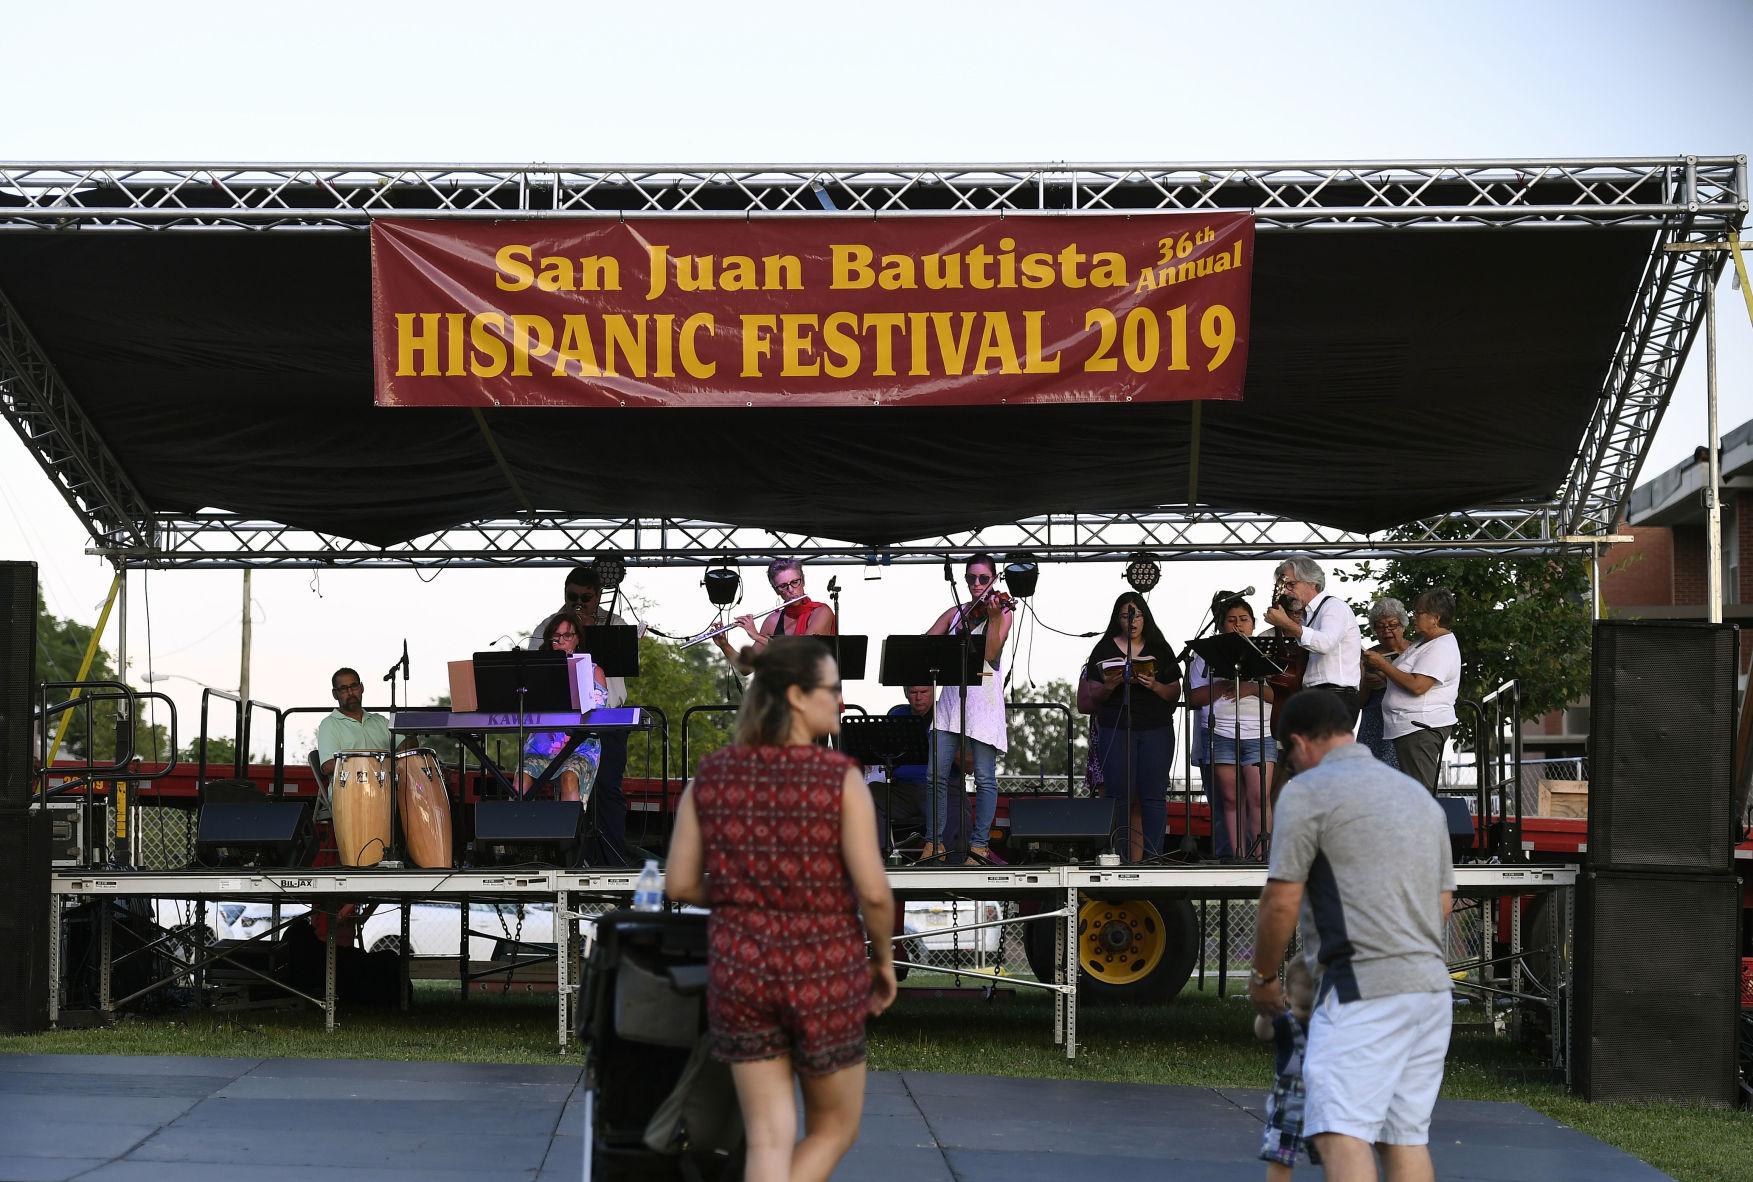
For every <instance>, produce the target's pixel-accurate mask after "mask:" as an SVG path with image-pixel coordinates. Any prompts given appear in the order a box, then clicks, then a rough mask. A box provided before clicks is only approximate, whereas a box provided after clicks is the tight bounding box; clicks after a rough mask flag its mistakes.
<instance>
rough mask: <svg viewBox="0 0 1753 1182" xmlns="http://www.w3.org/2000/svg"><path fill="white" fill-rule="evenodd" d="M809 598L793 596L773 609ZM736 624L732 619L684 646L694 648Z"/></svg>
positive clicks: (780, 609)
mask: <svg viewBox="0 0 1753 1182" xmlns="http://www.w3.org/2000/svg"><path fill="white" fill-rule="evenodd" d="M808 598H809V596H807V595H795V596H793V597H792V598H790V599H787V600H786V601H785V602H784V603H782V604H780V605H779V606H778V607H776V608H774V609H773V611H774V612H782V611H784V610H785V609H786V608H788V607H790V606H791V605H792V604H794V603H802V602H803V601H804V600H806V599H808ZM767 614H768V615H772V614H773V612H768V613H767ZM736 626H737V622H736V621H735V620H732V621H731V622H730V623H728V624H726V625H725V626H724V627H722V628H714V629H713V630H712V631H710V632H702V633H700V635H698V636H696V637H695V638H694V639H692V640H688V641H683V642H682V647H683V648H693V647H694V646H695V645H697V644H700V643H702V642H704V641H708V640H711V639H712V638H713V637H714V636H723V635H724V634H725V633H726V632H729V631H730V630H731V629H732V628H735V627H736Z"/></svg>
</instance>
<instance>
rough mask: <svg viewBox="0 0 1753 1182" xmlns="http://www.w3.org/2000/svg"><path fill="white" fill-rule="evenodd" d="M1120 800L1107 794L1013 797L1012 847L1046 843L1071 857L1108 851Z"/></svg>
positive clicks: (1011, 806) (1011, 810)
mask: <svg viewBox="0 0 1753 1182" xmlns="http://www.w3.org/2000/svg"><path fill="white" fill-rule="evenodd" d="M1119 804H1121V802H1120V801H1119V800H1109V799H1107V798H1105V797H1100V796H1091V797H1071V796H1043V797H1037V798H1034V799H1029V798H1026V797H1021V798H1019V797H1014V796H1013V797H1011V801H1010V836H1009V838H1008V839H1007V841H1008V842H1009V847H1010V849H1011V850H1013V851H1016V850H1021V849H1022V848H1023V847H1025V846H1029V845H1038V846H1047V847H1051V848H1053V849H1055V850H1063V851H1065V852H1067V853H1068V854H1070V855H1072V856H1074V857H1075V856H1078V855H1086V856H1087V855H1091V854H1095V853H1099V852H1100V851H1102V850H1105V849H1107V848H1108V846H1109V839H1110V837H1111V836H1112V834H1113V832H1114V826H1115V824H1116V817H1117V814H1118V812H1119V809H1118V808H1117V807H1116V806H1118V805H1119Z"/></svg>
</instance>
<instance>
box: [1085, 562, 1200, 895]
mask: <svg viewBox="0 0 1753 1182" xmlns="http://www.w3.org/2000/svg"><path fill="white" fill-rule="evenodd" d="M1180 697H1181V666H1180V664H1179V663H1178V662H1177V661H1176V660H1175V650H1174V649H1173V648H1172V647H1170V645H1169V642H1168V641H1167V640H1165V639H1164V638H1163V634H1162V630H1161V629H1159V628H1158V627H1157V624H1156V620H1155V618H1154V617H1152V616H1151V614H1150V605H1149V604H1147V603H1146V602H1145V601H1144V596H1142V595H1140V594H1138V592H1136V591H1128V592H1126V593H1125V594H1123V595H1121V596H1120V598H1118V599H1116V600H1115V601H1114V610H1113V611H1112V612H1110V613H1109V614H1108V627H1107V629H1106V631H1105V632H1104V634H1103V637H1102V639H1101V641H1100V642H1099V643H1097V645H1096V647H1095V648H1094V649H1092V650H1090V656H1089V660H1088V661H1086V662H1085V663H1084V667H1083V675H1082V677H1081V679H1080V680H1079V682H1078V687H1077V708H1078V709H1079V710H1081V711H1083V712H1084V713H1085V714H1093V715H1094V716H1095V723H1096V726H1095V732H1096V738H1095V745H1096V759H1097V761H1098V762H1099V763H1100V764H1101V767H1102V781H1103V782H1102V794H1103V795H1104V796H1106V797H1108V798H1109V799H1111V800H1123V801H1125V802H1126V804H1125V805H1124V809H1125V815H1124V820H1123V821H1119V822H1118V824H1119V825H1121V826H1123V827H1124V829H1125V831H1126V832H1127V833H1129V834H1130V839H1129V840H1128V842H1127V854H1128V856H1129V857H1130V859H1131V860H1132V861H1134V862H1136V861H1138V860H1139V859H1140V858H1154V857H1156V856H1158V855H1159V854H1161V853H1162V852H1163V831H1164V828H1165V823H1166V821H1167V817H1168V792H1169V771H1170V769H1171V768H1173V767H1174V764H1175V725H1174V724H1175V703H1176V702H1177V701H1179V700H1180Z"/></svg>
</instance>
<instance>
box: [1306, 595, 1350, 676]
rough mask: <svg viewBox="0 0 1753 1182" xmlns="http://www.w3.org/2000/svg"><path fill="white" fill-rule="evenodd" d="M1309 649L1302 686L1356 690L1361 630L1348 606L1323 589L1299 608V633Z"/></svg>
mask: <svg viewBox="0 0 1753 1182" xmlns="http://www.w3.org/2000/svg"><path fill="white" fill-rule="evenodd" d="M1298 643H1300V644H1301V645H1302V646H1303V647H1304V648H1306V649H1308V650H1309V667H1308V669H1307V670H1306V671H1305V672H1304V673H1303V684H1304V685H1343V686H1349V687H1350V688H1352V689H1356V688H1357V686H1358V682H1359V681H1361V680H1362V679H1363V633H1361V632H1359V631H1358V629H1357V617H1356V616H1355V615H1354V614H1352V610H1351V605H1350V604H1348V603H1346V602H1345V601H1344V600H1342V599H1335V598H1333V596H1331V595H1328V594H1327V593H1326V592H1325V591H1323V592H1322V593H1321V594H1319V595H1317V596H1315V598H1314V599H1313V600H1312V601H1311V602H1310V603H1309V604H1308V606H1307V607H1305V608H1304V609H1303V634H1302V636H1300V637H1299V638H1298Z"/></svg>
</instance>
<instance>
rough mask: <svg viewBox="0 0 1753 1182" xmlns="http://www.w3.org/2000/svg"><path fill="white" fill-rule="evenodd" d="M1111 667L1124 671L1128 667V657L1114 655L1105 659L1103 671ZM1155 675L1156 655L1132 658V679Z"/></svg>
mask: <svg viewBox="0 0 1753 1182" xmlns="http://www.w3.org/2000/svg"><path fill="white" fill-rule="evenodd" d="M1109 669H1119V670H1121V671H1122V672H1124V671H1125V669H1126V658H1125V657H1114V658H1112V659H1111V660H1107V661H1103V662H1102V670H1103V672H1106V671H1107V670H1109ZM1155 676H1156V658H1155V657H1133V658H1132V679H1133V680H1134V681H1137V680H1138V679H1139V678H1140V677H1155Z"/></svg>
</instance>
